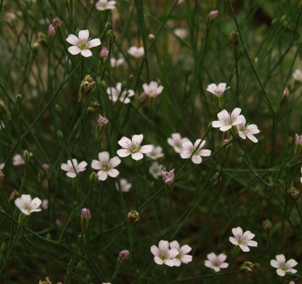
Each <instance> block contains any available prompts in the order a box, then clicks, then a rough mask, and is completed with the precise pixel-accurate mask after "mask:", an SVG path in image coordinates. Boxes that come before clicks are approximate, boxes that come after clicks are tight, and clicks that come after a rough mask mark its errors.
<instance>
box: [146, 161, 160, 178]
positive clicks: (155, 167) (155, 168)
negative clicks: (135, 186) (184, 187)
mask: <svg viewBox="0 0 302 284" xmlns="http://www.w3.org/2000/svg"><path fill="white" fill-rule="evenodd" d="M162 170H163V165H160V164H159V163H158V162H153V163H152V165H151V167H150V168H149V173H150V174H151V175H152V176H153V177H154V178H155V179H157V178H158V177H159V176H161V172H162Z"/></svg>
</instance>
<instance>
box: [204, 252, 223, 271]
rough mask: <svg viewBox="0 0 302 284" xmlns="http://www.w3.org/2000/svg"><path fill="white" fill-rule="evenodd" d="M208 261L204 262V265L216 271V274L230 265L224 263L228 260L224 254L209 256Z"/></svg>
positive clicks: (211, 254)
mask: <svg viewBox="0 0 302 284" xmlns="http://www.w3.org/2000/svg"><path fill="white" fill-rule="evenodd" d="M207 258H208V260H205V261H204V265H205V266H206V267H209V268H211V269H214V270H215V272H219V271H220V269H221V268H227V267H228V266H229V264H228V263H227V262H224V261H225V260H226V259H227V256H226V255H225V254H223V253H221V254H219V255H216V254H215V253H214V252H212V253H210V254H208V255H207Z"/></svg>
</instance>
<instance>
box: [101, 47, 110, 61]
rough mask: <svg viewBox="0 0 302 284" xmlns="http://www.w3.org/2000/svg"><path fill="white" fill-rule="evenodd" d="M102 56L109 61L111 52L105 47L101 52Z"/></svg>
mask: <svg viewBox="0 0 302 284" xmlns="http://www.w3.org/2000/svg"><path fill="white" fill-rule="evenodd" d="M100 55H101V57H102V58H104V59H107V58H108V55H109V50H108V49H107V48H106V47H103V48H102V50H101V52H100Z"/></svg>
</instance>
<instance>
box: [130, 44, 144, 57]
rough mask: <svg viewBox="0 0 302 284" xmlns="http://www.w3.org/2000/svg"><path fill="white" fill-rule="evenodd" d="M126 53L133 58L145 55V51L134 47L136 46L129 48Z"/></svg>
mask: <svg viewBox="0 0 302 284" xmlns="http://www.w3.org/2000/svg"><path fill="white" fill-rule="evenodd" d="M127 52H128V53H129V54H130V55H132V56H133V57H136V58H138V57H142V56H144V54H145V50H144V48H143V47H136V46H131V47H130V48H129V49H128V50H127Z"/></svg>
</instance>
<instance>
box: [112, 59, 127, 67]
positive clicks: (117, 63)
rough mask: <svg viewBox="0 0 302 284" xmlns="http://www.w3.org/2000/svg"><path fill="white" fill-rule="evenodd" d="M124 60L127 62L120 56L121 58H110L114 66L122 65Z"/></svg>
mask: <svg viewBox="0 0 302 284" xmlns="http://www.w3.org/2000/svg"><path fill="white" fill-rule="evenodd" d="M124 62H125V59H124V58H119V59H115V58H110V65H111V67H112V68H114V67H118V66H120V65H122V64H123V63H124Z"/></svg>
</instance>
